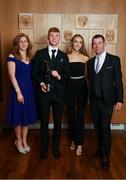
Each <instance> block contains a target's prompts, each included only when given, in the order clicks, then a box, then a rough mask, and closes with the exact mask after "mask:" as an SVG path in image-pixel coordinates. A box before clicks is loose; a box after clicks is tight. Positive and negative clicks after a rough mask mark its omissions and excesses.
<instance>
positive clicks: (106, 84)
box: [88, 53, 123, 106]
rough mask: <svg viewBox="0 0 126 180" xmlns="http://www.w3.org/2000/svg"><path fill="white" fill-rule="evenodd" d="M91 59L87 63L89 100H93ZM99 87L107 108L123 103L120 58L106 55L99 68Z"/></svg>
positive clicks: (92, 62) (92, 60) (92, 67)
mask: <svg viewBox="0 0 126 180" xmlns="http://www.w3.org/2000/svg"><path fill="white" fill-rule="evenodd" d="M95 58H96V57H93V58H92V59H90V60H89V61H88V80H89V87H90V100H92V98H93V93H92V90H93V88H94V87H93V83H92V82H93V77H94V73H95V71H94V62H95ZM100 71H101V73H102V75H101V76H102V77H101V86H102V91H103V99H104V102H105V104H106V105H107V106H113V105H114V104H116V102H123V83H122V73H121V65H120V58H119V57H118V56H114V55H111V54H109V53H107V54H106V58H105V61H104V63H103V66H102V68H101V70H100Z"/></svg>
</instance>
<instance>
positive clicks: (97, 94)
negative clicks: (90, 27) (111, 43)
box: [88, 34, 123, 170]
mask: <svg viewBox="0 0 126 180" xmlns="http://www.w3.org/2000/svg"><path fill="white" fill-rule="evenodd" d="M105 46H106V43H105V38H104V36H102V35H100V34H97V35H95V36H94V37H93V38H92V48H93V50H94V52H95V53H96V56H95V57H93V58H92V59H91V60H89V61H88V79H89V87H90V104H91V111H92V116H93V122H94V128H95V130H96V135H97V138H98V148H99V149H98V150H97V151H96V152H95V154H94V156H95V157H100V158H101V163H102V167H103V169H104V170H108V169H109V167H110V161H109V155H110V151H111V129H110V123H111V117H112V113H113V108H114V109H115V110H116V111H120V110H121V108H122V103H123V83H122V73H121V65H120V58H119V57H118V56H114V55H112V54H109V53H107V52H106V51H105Z"/></svg>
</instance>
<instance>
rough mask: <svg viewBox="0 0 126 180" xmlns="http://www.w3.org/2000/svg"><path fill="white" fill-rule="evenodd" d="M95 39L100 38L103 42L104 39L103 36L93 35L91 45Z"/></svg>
mask: <svg viewBox="0 0 126 180" xmlns="http://www.w3.org/2000/svg"><path fill="white" fill-rule="evenodd" d="M97 38H102V40H103V42H105V38H104V36H103V35H101V34H96V35H94V36H93V38H92V43H93V40H94V39H97Z"/></svg>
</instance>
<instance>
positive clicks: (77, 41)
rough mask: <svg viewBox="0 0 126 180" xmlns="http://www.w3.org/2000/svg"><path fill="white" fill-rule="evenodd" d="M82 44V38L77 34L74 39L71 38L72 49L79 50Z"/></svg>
mask: <svg viewBox="0 0 126 180" xmlns="http://www.w3.org/2000/svg"><path fill="white" fill-rule="evenodd" d="M82 45H83V41H82V38H81V37H79V36H76V37H75V38H74V39H73V49H74V50H75V51H79V50H80V49H81V47H82Z"/></svg>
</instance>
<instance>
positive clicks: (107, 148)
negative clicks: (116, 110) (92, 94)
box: [91, 98, 113, 157]
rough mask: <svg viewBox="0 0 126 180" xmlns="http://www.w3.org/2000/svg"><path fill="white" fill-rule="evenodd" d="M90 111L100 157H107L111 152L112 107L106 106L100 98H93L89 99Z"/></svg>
mask: <svg viewBox="0 0 126 180" xmlns="http://www.w3.org/2000/svg"><path fill="white" fill-rule="evenodd" d="M91 111H92V116H93V123H94V128H95V130H96V135H97V139H98V147H99V150H100V153H101V155H102V157H108V156H109V155H110V152H111V129H110V123H111V117H112V112H113V107H111V106H110V107H107V106H106V105H105V104H104V101H103V100H102V99H96V98H94V99H92V100H91Z"/></svg>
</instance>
